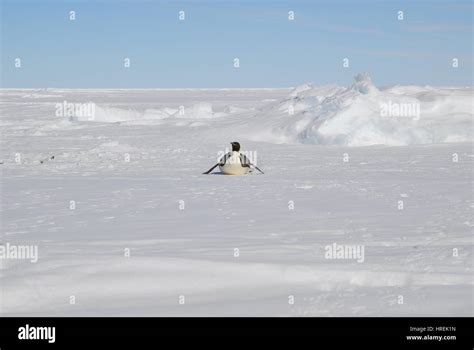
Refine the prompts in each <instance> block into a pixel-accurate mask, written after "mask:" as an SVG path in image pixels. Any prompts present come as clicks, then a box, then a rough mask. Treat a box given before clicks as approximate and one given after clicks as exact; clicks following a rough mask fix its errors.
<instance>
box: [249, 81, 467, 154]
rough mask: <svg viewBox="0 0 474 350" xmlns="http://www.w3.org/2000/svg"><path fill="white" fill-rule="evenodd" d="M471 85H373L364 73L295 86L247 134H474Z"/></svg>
mask: <svg viewBox="0 0 474 350" xmlns="http://www.w3.org/2000/svg"><path fill="white" fill-rule="evenodd" d="M472 92H473V91H472V88H433V87H429V86H425V87H421V86H394V87H391V88H385V89H379V88H377V87H376V86H375V85H374V84H373V83H372V80H371V78H370V76H369V75H368V74H367V73H363V74H359V75H357V76H356V77H355V82H354V84H353V85H352V86H350V87H348V88H345V87H339V86H336V85H326V86H313V85H311V84H304V85H301V86H298V87H296V88H295V89H294V90H293V91H292V92H291V94H290V95H289V96H288V98H286V99H284V100H283V101H280V102H278V103H276V104H273V105H270V106H268V107H266V108H264V109H262V110H261V111H260V112H259V113H258V114H256V115H255V119H254V120H253V123H252V130H251V131H250V138H251V139H252V140H255V141H266V142H271V143H312V144H329V145H345V146H368V145H376V144H384V145H392V146H401V145H410V144H427V143H443V142H464V141H471V140H472V138H473V128H472V117H473V95H472Z"/></svg>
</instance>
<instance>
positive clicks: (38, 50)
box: [0, 0, 473, 88]
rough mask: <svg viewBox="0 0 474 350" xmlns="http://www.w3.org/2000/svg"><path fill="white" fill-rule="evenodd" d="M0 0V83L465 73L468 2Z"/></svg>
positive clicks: (81, 84) (158, 84) (422, 78)
mask: <svg viewBox="0 0 474 350" xmlns="http://www.w3.org/2000/svg"><path fill="white" fill-rule="evenodd" d="M0 1H1V3H2V8H1V20H2V28H1V29H2V35H1V40H2V42H1V49H2V50H1V59H2V70H1V73H2V75H1V87H14V88H21V87H24V88H29V87H33V88H39V87H70V88H76V87H77V88H167V87H169V88H180V87H183V88H184V87H196V88H198V87H202V88H219V87H288V86H295V85H298V84H301V83H304V82H314V83H315V84H325V83H332V82H334V83H338V84H342V85H348V84H350V83H351V82H352V80H353V76H354V75H355V74H357V73H358V72H362V71H368V72H370V73H371V75H372V79H373V80H374V82H375V83H376V84H377V85H392V84H422V85H425V84H429V85H472V80H473V58H472V39H473V29H472V11H473V8H472V6H473V5H472V2H471V1H469V0H468V1H447V0H445V1H433V0H429V1H426V0H411V1H375V0H371V1H367V0H366V1H349V0H339V1H338V0H336V1H329V0H325V1H317V0H314V1H277V0H274V1H257V0H254V1H247V0H239V1H233V0H230V1H217V0H212V1H211V0H208V1H176V0H175V1H171V0H170V1H158V0H155V1H151V0H150V1H144V0H135V1H132V0H129V1H111V0H110V1H106V0H96V1H92V0H82V1H81V0H75V1H68V0H61V1H59V0H45V1H33V0H30V1H25V0H0ZM71 10H73V11H75V12H76V20H75V21H70V20H69V11H71ZM180 10H184V11H185V13H186V20H185V21H179V20H178V12H179V11H180ZM290 10H292V11H294V12H295V20H294V21H289V20H288V11H290ZM399 10H402V11H404V20H403V21H398V20H397V12H398V11H399ZM127 57H128V58H130V60H131V61H130V62H131V66H130V68H125V67H124V66H123V63H124V58H127ZM346 57H347V58H349V68H344V67H343V59H344V58H346ZM15 58H20V59H21V64H22V67H21V68H15ZM234 58H239V60H240V68H238V69H236V68H234V66H233V63H234V62H233V60H234ZM453 58H458V60H459V67H458V68H456V69H453V67H452V59H453Z"/></svg>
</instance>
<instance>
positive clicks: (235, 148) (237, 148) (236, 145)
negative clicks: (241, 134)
mask: <svg viewBox="0 0 474 350" xmlns="http://www.w3.org/2000/svg"><path fill="white" fill-rule="evenodd" d="M230 144H231V145H232V151H235V152H239V151H240V143H238V142H231V143H230Z"/></svg>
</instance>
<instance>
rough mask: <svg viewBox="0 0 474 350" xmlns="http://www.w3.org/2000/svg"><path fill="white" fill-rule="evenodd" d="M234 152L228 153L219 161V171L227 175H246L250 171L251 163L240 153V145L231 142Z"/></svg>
mask: <svg viewBox="0 0 474 350" xmlns="http://www.w3.org/2000/svg"><path fill="white" fill-rule="evenodd" d="M230 144H231V145H232V152H228V153H226V154H225V155H224V156H223V157H222V158H221V159H220V160H219V163H218V164H219V169H220V170H221V172H222V173H224V174H226V175H245V174H247V173H248V172H249V170H250V165H251V163H250V161H249V159H248V158H247V157H246V156H245V155H244V154H242V153H240V144H239V143H238V142H231V143H230Z"/></svg>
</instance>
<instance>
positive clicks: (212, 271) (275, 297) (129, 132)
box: [0, 75, 474, 316]
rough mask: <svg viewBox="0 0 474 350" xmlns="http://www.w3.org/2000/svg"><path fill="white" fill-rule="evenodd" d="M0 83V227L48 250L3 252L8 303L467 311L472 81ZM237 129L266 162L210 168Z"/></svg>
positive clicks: (183, 311) (229, 312) (301, 311)
mask: <svg viewBox="0 0 474 350" xmlns="http://www.w3.org/2000/svg"><path fill="white" fill-rule="evenodd" d="M1 94H2V95H1V96H2V103H1V119H0V123H1V124H0V125H1V132H2V138H1V153H0V155H1V158H0V161H1V162H3V164H1V165H0V167H1V168H0V169H1V171H2V173H1V174H2V178H1V198H2V200H1V236H0V244H6V243H10V244H17V245H38V249H39V261H38V262H37V263H36V264H35V263H31V262H29V261H25V260H4V259H3V260H2V259H0V264H1V270H0V312H1V314H2V315H4V316H20V315H34V316H40V315H48V316H60V315H68V316H73V315H78V316H85V315H106V316H112V315H113V316H116V315H129V316H132V315H138V316H184V315H193V316H194V315H196V316H197V315H199V316H217V315H224V316H289V315H291V316H366V315H368V316H387V315H392V316H407V315H410V316H426V315H438V316H439V315H444V316H448V315H449V316H468V315H472V314H473V299H472V296H473V278H472V274H473V250H472V249H473V236H472V233H473V230H472V227H473V226H474V220H473V216H472V211H473V209H474V201H473V187H472V175H473V173H472V169H473V160H474V158H473V157H474V155H473V151H472V136H473V134H472V117H473V110H472V103H473V97H472V88H452V87H449V88H448V87H446V88H435V87H420V86H395V87H389V88H377V87H375V86H374V84H373V83H372V82H371V80H370V77H368V76H367V75H360V76H358V77H357V79H356V81H355V83H354V84H353V85H352V86H350V87H347V88H346V87H339V86H335V85H330V86H315V85H312V84H305V85H302V86H300V87H297V88H295V89H261V90H258V89H257V90H256V89H241V90H238V89H234V90H232V89H230V90H229V89H227V90H225V89H223V90H192V89H187V90H67V89H47V90H46V89H45V90H2V92H1ZM387 100H391V101H393V102H400V103H401V102H415V103H420V106H421V114H420V118H419V120H412V119H407V118H393V117H392V118H385V117H381V116H380V104H381V103H386V101H387ZM63 101H67V102H68V103H87V102H93V103H95V107H96V115H95V118H94V119H93V120H86V119H84V118H82V117H80V116H79V117H78V116H72V117H70V116H69V117H62V116H56V114H55V111H56V104H57V103H63ZM290 104H291V105H292V106H294V114H291V115H290V114H289V113H288V107H289V106H290ZM180 106H184V111H185V112H184V115H183V114H180V113H179V111H180ZM231 141H240V143H241V145H242V150H246V151H249V152H251V153H252V152H254V153H252V154H256V155H258V157H257V164H258V166H259V167H260V168H262V169H263V170H264V171H265V175H260V174H258V173H256V172H254V173H252V174H251V175H248V176H221V175H220V174H219V173H218V172H214V173H213V174H211V175H202V174H201V173H202V172H204V171H206V170H208V169H209V168H210V167H211V166H212V165H213V164H215V163H216V159H217V157H218V155H219V154H222V152H225V151H226V147H227V148H229V147H230V145H229V142H231ZM369 145H370V146H369ZM355 146H357V147H355ZM393 146H401V147H393ZM255 152H256V153H255ZM17 153H19V154H20V155H21V163H17V162H15V155H16V154H17ZM52 155H54V156H55V158H54V159H52V160H51V159H49V158H50V157H51V156H52ZM454 155H457V157H458V161H457V162H455V161H453V157H455V156H454ZM344 156H347V157H348V161H347V162H344V161H343V159H344ZM127 157H129V161H127ZM48 159H49V160H48ZM41 160H43V161H44V162H43V163H41V162H40V161H41ZM72 200H73V201H75V203H76V208H75V209H74V210H71V209H70V201H72ZM400 200H402V201H403V205H404V207H403V210H399V208H398V205H399V201H400ZM291 204H294V209H293V210H290V206H291ZM183 205H184V208H183ZM180 206H181V208H180ZM333 243H337V244H347V245H363V246H364V248H365V258H364V261H363V262H361V263H358V262H357V261H355V260H329V259H326V258H325V247H326V246H328V245H332V244H333ZM236 248H237V249H238V250H239V256H237V257H236V256H235V252H236V251H235V249H236ZM125 249H130V257H126V256H125V255H124V251H125ZM454 250H456V252H457V254H453V252H454ZM453 255H455V256H453ZM70 296H75V298H76V303H75V304H74V305H71V304H70ZM180 296H184V297H185V304H180V303H179V300H180V299H179V298H180ZM290 296H294V300H295V302H294V304H290V303H289V302H288V301H289V297H290ZM400 296H403V304H400V303H399V300H400Z"/></svg>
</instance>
